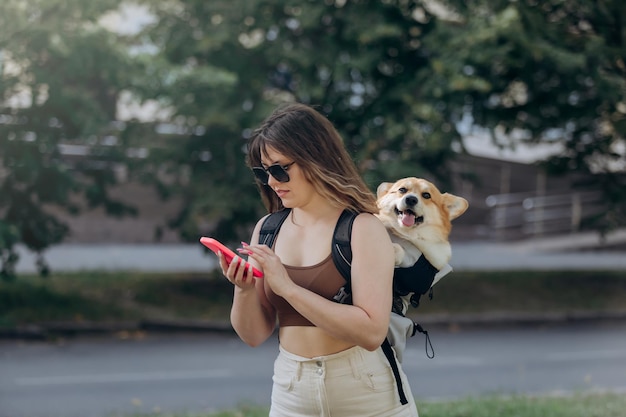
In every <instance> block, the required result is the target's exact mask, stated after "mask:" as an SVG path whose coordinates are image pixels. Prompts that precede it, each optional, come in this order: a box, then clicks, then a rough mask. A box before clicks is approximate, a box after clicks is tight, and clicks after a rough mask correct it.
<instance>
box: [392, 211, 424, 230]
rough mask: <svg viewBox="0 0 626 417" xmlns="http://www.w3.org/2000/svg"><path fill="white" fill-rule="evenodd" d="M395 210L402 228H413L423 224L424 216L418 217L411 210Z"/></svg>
mask: <svg viewBox="0 0 626 417" xmlns="http://www.w3.org/2000/svg"><path fill="white" fill-rule="evenodd" d="M395 210H396V215H397V216H398V217H399V218H400V222H401V223H402V224H403V225H404V226H407V227H409V226H413V225H416V224H420V223H423V222H424V216H418V215H417V214H415V212H414V211H413V210H404V211H400V210H398V209H395Z"/></svg>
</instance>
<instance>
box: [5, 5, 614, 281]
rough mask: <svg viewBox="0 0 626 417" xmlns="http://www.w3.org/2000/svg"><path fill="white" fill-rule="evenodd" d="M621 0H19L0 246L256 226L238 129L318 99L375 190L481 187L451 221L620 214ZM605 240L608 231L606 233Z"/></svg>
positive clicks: (36, 250) (561, 223) (492, 223)
mask: <svg viewBox="0 0 626 417" xmlns="http://www.w3.org/2000/svg"><path fill="white" fill-rule="evenodd" d="M625 15H626V6H625V5H624V4H623V2H621V1H618V0H614V1H603V2H596V1H591V0H588V1H585V0H572V1H567V2H563V1H548V0H546V1H530V0H528V1H526V0H525V1H515V2H512V1H508V0H502V1H465V0H463V1H437V0H423V1H406V0H398V1H394V0H385V1H366V0H360V1H349V0H324V1H306V0H290V1H278V0H277V1H255V0H227V1H221V0H212V1H210V2H207V1H201V0H198V1H193V0H187V1H156V0H154V1H122V0H99V1H95V2H85V1H82V0H45V1H44V0H39V1H35V0H29V1H23V0H19V1H18V0H6V1H3V2H2V5H1V6H0V213H1V214H2V216H1V218H0V260H1V262H2V274H3V276H5V277H9V276H12V275H14V273H15V267H16V265H17V263H18V262H19V261H18V258H19V256H20V253H21V252H20V251H19V250H18V249H19V248H20V245H22V246H23V247H25V248H28V250H29V251H30V252H29V253H32V254H34V255H33V256H34V259H35V262H36V264H37V267H38V268H39V270H40V271H41V272H43V273H44V274H45V273H46V272H47V271H48V265H47V263H46V258H45V251H46V250H47V249H48V248H50V247H54V246H55V245H61V244H71V243H75V244H87V243H124V244H126V243H137V244H154V243H160V244H176V243H185V242H197V238H198V237H199V236H201V235H213V236H216V237H218V238H220V239H222V240H224V241H227V242H238V241H239V240H241V239H244V240H245V239H247V238H248V236H249V233H250V230H251V227H252V225H253V223H254V222H255V221H256V219H257V218H259V217H260V216H261V215H262V214H263V212H264V210H263V207H262V205H261V202H260V199H259V198H258V195H257V191H256V188H255V185H254V183H253V177H252V175H250V172H249V171H248V170H247V168H246V167H245V165H244V150H245V146H246V140H247V138H248V137H249V136H250V132H251V130H252V129H254V127H255V126H256V125H257V124H258V123H259V122H260V121H261V120H262V119H263V118H264V117H266V116H267V115H268V114H269V113H270V112H271V110H272V109H273V108H274V107H275V106H276V105H278V104H280V103H281V102H286V101H300V102H305V103H309V104H312V105H316V106H318V108H319V110H320V111H321V112H322V113H324V114H325V115H327V116H328V118H329V119H330V120H332V122H333V123H334V124H335V125H336V127H337V128H338V129H339V130H340V132H341V133H342V135H343V137H344V139H345V143H346V145H347V147H348V148H349V150H350V152H351V154H352V155H353V156H354V160H355V161H356V162H357V164H358V166H359V168H360V170H361V171H362V173H363V175H364V177H365V178H366V180H367V182H368V184H370V185H371V187H372V189H375V188H376V186H377V185H378V184H379V183H380V182H382V181H390V180H395V179H397V178H399V177H403V176H418V177H425V178H428V179H430V180H431V181H433V182H435V183H436V184H437V185H438V186H439V188H440V189H442V190H443V191H448V192H452V193H455V194H458V195H461V196H463V197H465V198H466V199H468V200H469V202H470V209H469V211H468V212H467V213H466V214H464V215H463V216H462V217H461V218H459V219H458V220H457V221H456V222H455V228H454V232H453V235H452V239H453V240H476V239H478V240H486V241H494V240H496V241H498V240H520V239H526V238H529V237H533V236H535V237H536V236H549V235H555V234H559V235H563V234H566V235H567V234H572V233H574V234H575V233H579V232H581V231H591V232H593V233H598V236H607V235H610V234H611V233H613V232H615V231H616V230H619V229H620V228H622V227H623V226H624V214H625V207H626V205H625V201H626V187H624V184H625V175H624V173H625V165H626V162H625V161H626V158H625V154H626V144H625V142H624V133H625V132H626V63H625V59H626V48H625V47H624V45H625V42H626V29H624V27H623V18H624V16H625ZM597 242H600V243H602V239H599V240H597Z"/></svg>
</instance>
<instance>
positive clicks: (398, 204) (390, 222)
mask: <svg viewBox="0 0 626 417" xmlns="http://www.w3.org/2000/svg"><path fill="white" fill-rule="evenodd" d="M377 201H378V207H379V212H378V214H377V217H378V218H379V219H380V220H381V221H382V222H383V224H384V225H385V227H386V228H387V229H388V231H389V232H390V234H391V237H392V240H393V241H394V246H395V249H396V265H397V266H409V265H411V264H410V262H413V263H414V262H415V260H417V259H412V257H411V254H410V252H412V250H411V247H410V246H411V245H412V246H414V247H416V248H417V249H418V250H419V251H421V252H422V253H423V254H424V256H426V259H428V260H429V261H430V263H431V264H432V265H433V266H435V267H436V268H437V269H441V268H442V267H443V266H444V265H446V264H447V263H448V261H449V260H450V257H451V248H450V243H449V241H448V237H449V235H450V231H451V229H452V223H451V221H452V220H453V219H456V218H457V217H459V216H460V215H462V214H463V213H464V212H465V211H466V210H467V208H468V207H469V203H468V202H467V200H465V199H464V198H462V197H457V196H455V195H452V194H449V193H441V192H440V191H439V189H438V188H437V187H436V186H435V185H434V184H432V183H431V182H429V181H427V180H425V179H422V178H415V177H408V178H402V179H400V180H398V181H396V182H395V183H389V182H384V183H382V184H380V185H379V186H378V190H377ZM415 201H416V203H415V204H414V205H411V203H412V202H415ZM407 252H408V253H407Z"/></svg>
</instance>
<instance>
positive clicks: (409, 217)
mask: <svg viewBox="0 0 626 417" xmlns="http://www.w3.org/2000/svg"><path fill="white" fill-rule="evenodd" d="M402 224H403V225H405V226H413V225H414V224H415V214H413V213H411V212H409V211H405V212H404V213H402Z"/></svg>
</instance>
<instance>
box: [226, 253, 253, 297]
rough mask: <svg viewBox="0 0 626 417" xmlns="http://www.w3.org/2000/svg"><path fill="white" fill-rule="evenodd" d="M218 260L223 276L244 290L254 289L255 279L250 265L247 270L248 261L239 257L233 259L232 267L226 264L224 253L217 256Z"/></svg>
mask: <svg viewBox="0 0 626 417" xmlns="http://www.w3.org/2000/svg"><path fill="white" fill-rule="evenodd" d="M217 258H218V259H219V263H220V267H221V268H222V274H224V276H225V277H226V279H227V280H229V281H230V282H231V283H233V284H234V285H236V286H237V287H239V288H241V289H242V290H247V289H252V288H254V281H255V278H254V277H253V276H252V265H250V264H249V263H248V268H245V265H246V261H245V260H244V259H242V258H241V257H240V256H237V255H236V256H235V257H234V258H233V260H232V261H231V263H230V265H229V264H228V263H227V262H226V258H225V257H224V254H223V253H222V252H219V253H218V254H217Z"/></svg>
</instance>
